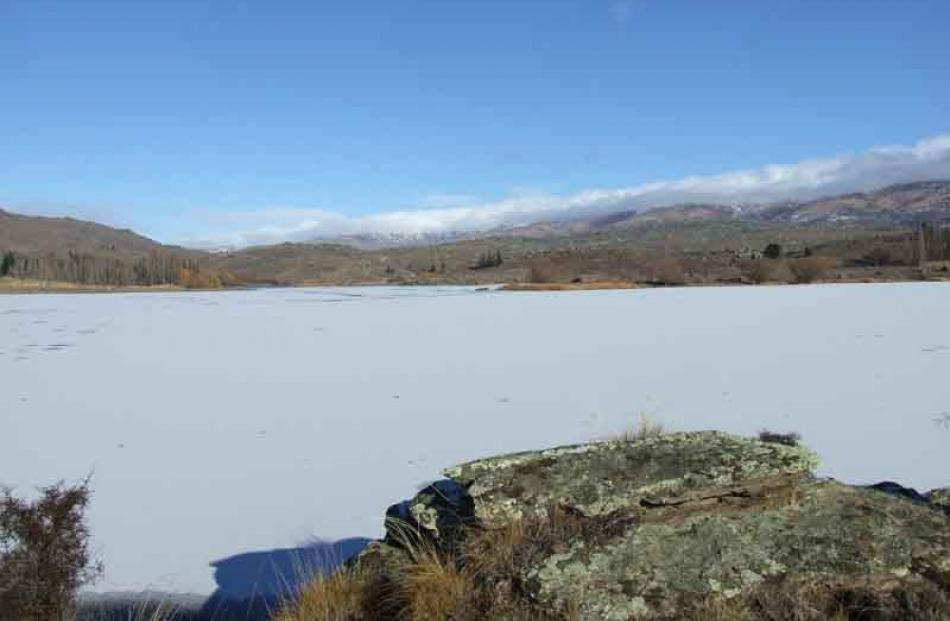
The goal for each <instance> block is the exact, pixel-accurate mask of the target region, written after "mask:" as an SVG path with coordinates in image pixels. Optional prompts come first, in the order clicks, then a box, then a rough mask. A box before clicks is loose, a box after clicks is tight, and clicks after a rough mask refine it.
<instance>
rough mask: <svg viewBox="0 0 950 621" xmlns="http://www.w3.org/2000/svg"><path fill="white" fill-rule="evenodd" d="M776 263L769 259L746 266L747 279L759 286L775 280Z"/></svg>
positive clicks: (752, 262) (759, 260)
mask: <svg viewBox="0 0 950 621" xmlns="http://www.w3.org/2000/svg"><path fill="white" fill-rule="evenodd" d="M775 264H776V262H775V261H772V260H769V259H757V260H755V261H751V262H749V264H748V265H747V266H746V269H745V274H746V277H747V278H748V279H749V280H751V281H752V282H754V283H755V284H757V285H759V284H762V283H764V282H769V281H770V280H772V279H773V278H774V275H775V271H776V270H775V267H776V265H775Z"/></svg>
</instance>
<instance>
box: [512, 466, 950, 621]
mask: <svg viewBox="0 0 950 621" xmlns="http://www.w3.org/2000/svg"><path fill="white" fill-rule="evenodd" d="M744 500H745V501H746V502H745V504H744V505H743V506H741V507H736V506H731V505H730V504H728V503H726V504H723V503H715V504H708V503H707V504H705V505H703V506H700V507H695V508H694V507H690V506H688V505H681V506H678V507H667V508H663V509H660V510H659V511H658V512H657V514H656V515H651V514H647V515H646V516H644V518H643V519H642V520H640V521H639V522H637V523H635V524H632V525H630V526H629V527H628V528H627V530H626V531H625V532H623V533H622V534H620V535H617V536H614V537H611V538H609V539H607V540H605V541H575V542H573V543H572V545H571V548H570V550H569V551H567V552H564V553H560V554H553V555H551V556H549V557H548V558H545V559H542V560H541V561H540V562H538V563H536V564H535V565H534V566H532V567H530V568H528V569H527V570H526V571H525V583H526V585H528V588H529V591H530V592H531V593H532V594H533V595H534V597H536V598H537V600H538V601H540V602H541V603H542V604H544V605H546V606H549V607H551V608H554V609H565V608H567V607H576V609H577V610H579V612H580V618H581V619H591V620H593V619H598V620H599V619H604V620H614V619H615V620H618V621H619V620H626V619H629V618H638V619H649V618H654V617H666V616H669V615H673V614H675V609H674V608H673V607H674V606H675V605H676V602H677V601H678V599H679V598H680V597H681V596H682V595H684V594H689V595H693V596H704V595H707V596H722V597H726V598H729V597H733V596H735V595H739V594H741V593H743V592H746V591H749V590H750V589H754V588H756V587H757V586H758V585H760V584H761V583H762V582H763V581H766V580H769V579H774V578H777V577H788V578H792V579H796V578H802V577H810V578H815V577H825V578H826V579H833V580H835V581H836V582H837V583H839V584H844V585H847V584H848V581H851V582H852V583H853V584H854V585H858V584H861V583H866V582H867V580H868V579H869V577H874V576H876V577H881V578H886V579H890V580H929V581H933V582H935V583H936V584H938V585H946V584H948V583H950V520H948V519H947V518H946V517H945V516H944V515H942V514H941V513H939V512H935V511H933V510H931V509H930V508H929V507H927V506H926V505H923V504H920V503H916V502H912V501H908V500H905V499H902V498H896V497H894V496H891V495H887V494H884V493H880V492H876V491H871V490H865V489H861V488H855V487H850V486H847V485H843V484H840V483H836V482H831V481H828V482H813V483H806V484H803V485H802V486H800V487H799V488H798V489H796V490H794V493H792V494H791V495H789V496H786V498H785V499H783V500H781V501H779V502H774V501H775V499H774V498H771V497H770V495H769V494H766V495H764V496H761V497H759V498H746V499H744Z"/></svg>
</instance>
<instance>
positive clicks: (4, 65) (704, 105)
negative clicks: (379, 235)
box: [0, 0, 950, 243]
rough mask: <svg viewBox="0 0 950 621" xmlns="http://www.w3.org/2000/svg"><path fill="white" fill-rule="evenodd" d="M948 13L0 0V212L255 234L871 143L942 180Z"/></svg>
mask: <svg viewBox="0 0 950 621" xmlns="http://www.w3.org/2000/svg"><path fill="white" fill-rule="evenodd" d="M948 23H950V2H946V1H945V0H892V1H889V2H884V1H879V0H860V1H857V0H854V1H851V0H822V1H817V0H794V1H792V0H769V1H768V2H763V1H761V0H758V1H751V0H749V1H746V0H742V1H739V0H732V1H731V0H722V1H716V2H710V1H709V0H695V1H678V0H563V1H562V0H546V1H540V0H539V1H519V0H506V1H494V0H479V1H471V2H470V1H463V0H459V1H453V0H441V1H419V0H401V1H395V0H388V1H379V2H362V1H358V0H350V1H340V2H331V1H324V2H320V1H316V0H312V1H302V0H271V1H258V2H250V1H240V0H230V1H207V0H204V1H203V0H188V1H179V0H163V1H160V2H152V1H144V0H136V1H129V0H125V1H111V2H103V1H85V0H60V1H48V0H0V205H5V206H6V208H8V209H11V210H14V211H28V212H33V213H50V214H64V213H69V214H73V215H76V216H81V217H90V218H96V219H100V220H104V221H107V222H109V223H113V224H120V225H123V226H132V227H134V228H136V229H138V230H140V231H142V232H144V233H146V234H149V235H152V236H155V237H157V238H158V239H161V240H163V241H181V240H212V242H214V240H232V241H234V243H249V242H252V241H276V240H279V239H282V238H290V239H293V238H299V237H305V236H307V235H312V234H321V233H333V232H339V231H343V232H347V231H349V230H350V229H351V228H353V227H354V226H356V225H354V224H353V223H363V225H365V226H364V228H365V227H376V228H380V227H381V228H386V226H387V223H390V224H392V223H398V226H396V225H395V224H393V226H394V228H399V227H400V226H402V227H410V228H411V227H421V228H426V227H428V228H427V230H436V229H438V228H439V227H443V228H444V227H454V226H457V227H476V226H480V224H479V223H481V224H485V225H494V224H499V223H505V222H510V221H513V220H517V219H518V218H525V217H527V214H531V213H537V214H538V215H549V214H550V213H551V212H552V210H553V211H555V212H557V211H559V210H563V209H564V205H565V204H568V205H569V206H578V207H579V208H583V207H584V205H586V204H587V203H585V202H584V200H586V199H585V198H584V197H587V198H590V197H591V196H594V197H595V198H598V197H600V198H602V195H601V194H596V192H595V193H594V194H592V191H595V190H596V191H600V190H604V191H607V192H611V191H615V190H620V191H623V190H624V189H627V190H629V189H630V188H640V189H642V188H643V187H644V184H650V183H655V182H681V181H678V180H682V179H684V178H689V177H695V176H702V177H704V178H706V177H709V176H715V175H722V174H725V173H731V172H732V171H746V170H754V171H758V172H759V175H760V176H761V175H762V174H764V175H765V176H766V177H768V178H769V179H772V177H770V176H769V175H770V174H771V173H769V171H770V170H771V171H773V172H774V169H763V168H762V167H764V166H768V165H770V164H795V163H797V162H802V161H805V160H813V159H815V158H820V159H824V160H826V161H831V162H838V163H840V162H841V159H840V158H842V157H845V158H848V157H852V155H849V154H857V155H853V157H857V158H859V159H860V158H862V157H867V156H868V155H867V154H868V153H869V150H871V151H870V153H871V154H872V155H873V154H875V153H878V151H876V150H875V149H876V148H877V147H881V146H888V145H904V146H905V147H906V149H905V150H904V154H905V156H907V157H912V158H917V159H919V157H920V153H919V152H918V151H919V149H921V148H922V149H923V150H924V151H925V152H926V153H927V154H929V155H928V157H931V156H933V150H934V149H938V150H939V151H940V153H939V154H938V155H939V158H938V159H939V162H940V166H942V165H943V164H944V163H945V162H944V160H943V158H944V155H947V156H948V157H947V161H948V162H950V142H947V141H948V140H950V139H948V138H947V134H948V132H950V115H948V112H950V80H948V69H947V62H948V60H950V37H948V36H947V31H946V24H948ZM928 140H929V142H927V141H928ZM920 141H925V142H924V143H920ZM921 144H923V146H921ZM915 145H917V146H916V147H915ZM914 149H918V151H915V150H914ZM944 151H946V152H947V153H944ZM861 154H864V155H861ZM908 154H909V155H908ZM835 158H837V159H835ZM872 159H873V158H872ZM885 159H886V158H885ZM849 161H850V160H849ZM902 161H903V160H902ZM928 162H929V164H928V166H930V164H933V162H932V161H930V160H928ZM905 163H906V162H905ZM885 166H889V164H886V163H885ZM794 170H798V169H794ZM943 170H944V169H943V168H940V167H939V166H938V167H937V168H933V167H932V166H931V167H930V168H927V169H926V171H925V172H926V173H927V174H933V173H934V172H935V171H936V172H938V173H939V172H942V171H943ZM946 170H947V171H948V174H950V167H948V168H946ZM763 171H764V172H763ZM892 172H893V171H892ZM878 173H879V170H878V169H877V168H873V170H872V172H870V173H867V172H865V173H862V174H860V175H857V176H855V178H854V179H853V180H852V185H856V186H861V187H863V186H867V185H869V184H873V183H874V182H875V180H876V179H877V177H879V176H880V177H881V178H889V176H888V175H889V174H890V173H888V174H883V175H879V174H878ZM783 174H791V173H787V171H786V173H783ZM922 174H924V173H923V172H921V171H920V170H918V169H916V168H914V167H913V166H910V167H908V168H907V169H906V170H903V169H902V172H901V175H909V176H911V177H913V176H920V175H922ZM901 175H897V176H898V177H900V176H901ZM773 180H774V179H773ZM825 181H828V179H825ZM831 182H832V183H831V185H830V186H828V187H836V186H835V185H834V183H835V182H836V179H831ZM806 185H807V184H806ZM845 185H847V184H845ZM648 187H650V188H653V187H656V186H648ZM663 187H665V186H663ZM677 187H679V186H677ZM796 187H797V186H796ZM808 187H811V189H815V184H814V183H812V184H811V186H808ZM788 191H792V190H791V189H790V190H788ZM611 196H613V195H611ZM730 196H733V197H735V198H737V199H741V198H749V197H752V198H755V197H756V196H755V195H753V194H748V195H746V194H741V195H740V194H730ZM768 196H772V195H771V194H768ZM578 197H580V198H578ZM663 198H666V197H665V195H663V196H661V195H657V196H656V199H657V200H661V199H663ZM578 200H579V201H580V202H578ZM598 200H599V198H598ZM512 204H514V205H516V208H515V209H514V210H513V211H512V209H511V205H512ZM595 204H596V206H602V203H601V202H597V201H596V200H595ZM611 204H612V203H611ZM506 209H507V211H505V210H506ZM417 210H423V211H424V213H418V212H417ZM460 210H462V211H464V212H465V214H467V215H465V217H464V218H462V217H456V218H455V219H454V220H453V218H452V217H448V218H447V219H446V218H443V217H442V215H444V214H449V216H451V215H452V214H455V216H458V214H459V213H460ZM393 212H396V213H393ZM502 212H503V213H502ZM407 213H409V214H411V218H408V220H407V215H406V214H407ZM499 214H502V215H499ZM504 214H514V215H504ZM407 222H410V223H409V224H407ZM357 228H358V227H357Z"/></svg>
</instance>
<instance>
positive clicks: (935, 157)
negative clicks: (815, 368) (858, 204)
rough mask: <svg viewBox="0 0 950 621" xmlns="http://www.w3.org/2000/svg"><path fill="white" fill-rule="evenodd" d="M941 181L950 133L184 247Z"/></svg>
mask: <svg viewBox="0 0 950 621" xmlns="http://www.w3.org/2000/svg"><path fill="white" fill-rule="evenodd" d="M937 178H950V134H942V135H938V136H934V137H930V138H926V139H924V140H921V141H919V142H918V143H916V144H914V145H910V146H888V147H875V148H872V149H869V150H867V151H864V152H860V153H852V154H845V155H840V156H837V157H832V158H828V159H814V160H806V161H802V162H798V163H795V164H773V165H768V166H763V167H761V168H757V169H753V170H742V171H736V172H729V173H724V174H720V175H712V176H694V177H686V178H684V179H679V180H675V181H660V182H655V183H645V184H642V185H637V186H632V187H625V188H616V189H591V190H586V191H583V192H578V193H575V194H569V195H550V194H517V195H512V196H509V197H507V198H504V199H502V200H498V201H494V202H482V203H479V202H477V201H474V199H473V200H472V201H471V202H466V201H453V202H455V203H461V204H455V205H452V206H449V207H443V208H420V209H406V210H399V211H391V212H384V213H377V214H372V215H367V216H361V217H349V216H346V215H343V214H339V213H333V212H330V211H323V210H308V209H265V210H260V211H255V212H246V213H235V214H231V215H230V216H227V217H226V218H225V223H226V224H229V225H231V226H232V227H233V228H234V229H236V230H233V231H232V232H227V233H222V234H220V235H214V236H211V237H209V238H205V239H192V240H186V241H185V243H186V244H188V245H196V246H203V247H241V246H249V245H262V244H272V243H279V242H284V241H308V240H315V239H326V238H332V237H337V236H344V235H382V236H386V235H396V236H414V235H442V234H451V233H470V232H476V231H486V230H491V229H494V228H498V227H505V226H518V225H522V224H529V223H532V222H538V221H545V220H565V219H570V218H575V217H580V216H593V215H597V214H602V213H609V212H614V211H620V210H627V209H637V210H645V209H650V208H654V207H662V206H666V205H673V204H678V203H691V202H708V203H720V204H729V205H736V204H743V203H759V202H774V201H786V200H798V201H800V200H809V199H813V198H818V197H821V196H828V195H833V194H842V193H848V192H856V191H862V190H870V189H874V188H878V187H882V186H885V185H888V184H892V183H903V182H910V181H921V180H926V179H937ZM432 202H439V201H437V200H432V201H430V203H432ZM446 202H449V201H446Z"/></svg>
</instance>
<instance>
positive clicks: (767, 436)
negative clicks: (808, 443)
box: [759, 429, 802, 446]
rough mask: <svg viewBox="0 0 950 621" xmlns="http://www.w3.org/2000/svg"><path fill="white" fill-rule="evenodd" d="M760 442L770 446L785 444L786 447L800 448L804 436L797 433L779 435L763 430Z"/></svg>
mask: <svg viewBox="0 0 950 621" xmlns="http://www.w3.org/2000/svg"><path fill="white" fill-rule="evenodd" d="M759 440H761V441H762V442H768V443H770V444H784V445H785V446H798V445H799V443H800V442H801V441H802V435H801V434H800V433H797V432H795V431H791V432H788V433H779V432H776V431H770V430H768V429H763V430H762V431H760V432H759Z"/></svg>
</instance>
